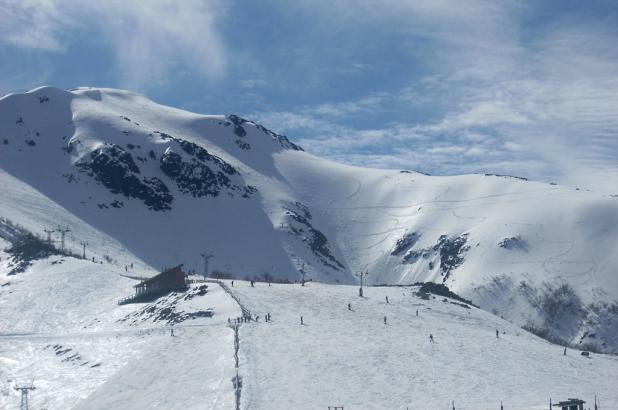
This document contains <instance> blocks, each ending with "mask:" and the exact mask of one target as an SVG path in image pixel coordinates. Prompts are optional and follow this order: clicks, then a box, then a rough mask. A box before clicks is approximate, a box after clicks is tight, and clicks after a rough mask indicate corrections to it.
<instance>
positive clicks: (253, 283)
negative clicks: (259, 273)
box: [251, 280, 255, 288]
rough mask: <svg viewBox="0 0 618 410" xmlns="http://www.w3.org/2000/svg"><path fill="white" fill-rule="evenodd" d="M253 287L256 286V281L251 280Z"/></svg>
mask: <svg viewBox="0 0 618 410" xmlns="http://www.w3.org/2000/svg"><path fill="white" fill-rule="evenodd" d="M251 287H252V288H254V287H255V281H253V280H252V281H251Z"/></svg>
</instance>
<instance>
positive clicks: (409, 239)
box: [391, 232, 421, 256]
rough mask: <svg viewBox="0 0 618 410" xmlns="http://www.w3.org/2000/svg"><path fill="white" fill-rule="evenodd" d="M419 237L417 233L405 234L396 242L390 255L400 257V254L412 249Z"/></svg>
mask: <svg viewBox="0 0 618 410" xmlns="http://www.w3.org/2000/svg"><path fill="white" fill-rule="evenodd" d="M420 237H421V234H420V233H418V232H411V233H407V234H405V235H404V236H403V237H402V238H400V239H398V240H397V243H396V244H395V249H393V251H392V252H391V255H393V256H396V255H401V254H402V253H404V252H405V251H407V250H408V249H410V248H411V247H413V246H414V244H416V242H418V240H419V239H420Z"/></svg>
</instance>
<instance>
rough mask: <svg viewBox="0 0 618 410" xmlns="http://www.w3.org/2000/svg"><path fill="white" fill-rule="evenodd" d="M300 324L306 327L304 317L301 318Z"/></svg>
mask: <svg viewBox="0 0 618 410" xmlns="http://www.w3.org/2000/svg"><path fill="white" fill-rule="evenodd" d="M300 324H301V325H304V324H305V322H304V321H303V317H302V316H301V317H300Z"/></svg>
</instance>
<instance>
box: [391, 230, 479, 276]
mask: <svg viewBox="0 0 618 410" xmlns="http://www.w3.org/2000/svg"><path fill="white" fill-rule="evenodd" d="M404 238H405V237H404ZM402 239H403V238H402ZM417 240H418V238H417ZM467 241H468V234H467V233H465V234H462V235H460V236H456V237H451V238H449V237H448V236H446V235H441V236H440V237H439V238H438V241H437V243H436V244H435V245H433V246H432V247H427V248H422V249H417V250H414V249H410V250H409V251H408V252H406V254H405V255H404V256H403V262H404V263H410V264H411V263H416V262H417V261H418V260H419V259H420V258H423V259H430V258H431V259H436V258H439V260H440V271H441V274H442V276H443V281H444V282H446V280H447V279H448V277H449V275H450V274H451V272H452V271H453V270H455V269H456V268H457V267H459V266H461V264H462V263H463V262H464V254H465V253H466V252H467V251H468V250H469V249H470V246H469V245H467ZM411 246H413V245H411ZM411 246H410V247H411ZM410 247H408V249H409V248H410ZM429 263H430V266H429V269H433V267H434V264H433V261H430V262H429Z"/></svg>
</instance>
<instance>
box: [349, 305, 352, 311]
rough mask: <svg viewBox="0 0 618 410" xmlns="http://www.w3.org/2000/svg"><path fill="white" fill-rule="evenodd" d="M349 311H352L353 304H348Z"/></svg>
mask: <svg viewBox="0 0 618 410" xmlns="http://www.w3.org/2000/svg"><path fill="white" fill-rule="evenodd" d="M348 310H350V311H351V310H352V304H351V303H348Z"/></svg>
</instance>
